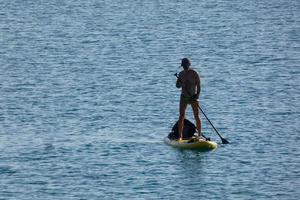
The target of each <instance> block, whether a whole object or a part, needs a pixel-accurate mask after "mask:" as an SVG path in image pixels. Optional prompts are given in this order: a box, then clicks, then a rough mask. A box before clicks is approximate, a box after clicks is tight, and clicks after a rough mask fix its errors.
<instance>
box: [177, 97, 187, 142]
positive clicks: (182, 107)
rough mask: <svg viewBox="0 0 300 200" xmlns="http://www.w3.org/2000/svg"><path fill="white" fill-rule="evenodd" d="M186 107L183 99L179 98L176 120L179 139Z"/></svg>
mask: <svg viewBox="0 0 300 200" xmlns="http://www.w3.org/2000/svg"><path fill="white" fill-rule="evenodd" d="M186 107H187V104H186V103H185V102H184V101H182V100H180V103H179V120H178V132H179V140H180V139H182V132H183V125H184V118H185V110H186Z"/></svg>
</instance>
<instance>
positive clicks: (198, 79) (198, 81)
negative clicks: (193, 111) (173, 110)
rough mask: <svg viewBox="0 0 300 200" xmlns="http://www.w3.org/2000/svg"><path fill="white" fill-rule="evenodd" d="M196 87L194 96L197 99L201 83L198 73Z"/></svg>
mask: <svg viewBox="0 0 300 200" xmlns="http://www.w3.org/2000/svg"><path fill="white" fill-rule="evenodd" d="M196 86H197V92H196V95H197V98H199V96H200V92H201V81H200V76H199V74H198V73H196Z"/></svg>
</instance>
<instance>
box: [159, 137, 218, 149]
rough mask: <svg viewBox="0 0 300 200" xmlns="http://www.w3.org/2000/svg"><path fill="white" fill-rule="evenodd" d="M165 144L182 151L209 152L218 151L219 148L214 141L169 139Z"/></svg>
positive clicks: (165, 139)
mask: <svg viewBox="0 0 300 200" xmlns="http://www.w3.org/2000/svg"><path fill="white" fill-rule="evenodd" d="M164 142H165V143H166V144H168V145H170V146H172V147H175V148H180V149H197V150H202V151H209V150H213V149H216V148H217V147H218V144H217V143H216V142H213V141H207V140H202V139H200V140H196V141H191V140H180V141H178V140H171V139H169V138H168V137H165V138H164Z"/></svg>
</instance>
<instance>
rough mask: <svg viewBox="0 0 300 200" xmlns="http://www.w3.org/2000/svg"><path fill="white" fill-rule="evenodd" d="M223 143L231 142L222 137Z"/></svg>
mask: <svg viewBox="0 0 300 200" xmlns="http://www.w3.org/2000/svg"><path fill="white" fill-rule="evenodd" d="M221 140H222V144H229V142H228V141H227V140H226V139H225V138H221Z"/></svg>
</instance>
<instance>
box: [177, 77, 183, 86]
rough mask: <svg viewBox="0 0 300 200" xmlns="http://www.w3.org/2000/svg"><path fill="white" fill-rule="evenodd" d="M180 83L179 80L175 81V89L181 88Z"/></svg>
mask: <svg viewBox="0 0 300 200" xmlns="http://www.w3.org/2000/svg"><path fill="white" fill-rule="evenodd" d="M181 86H182V85H181V81H180V80H179V78H178V79H177V81H176V87H177V88H181Z"/></svg>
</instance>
